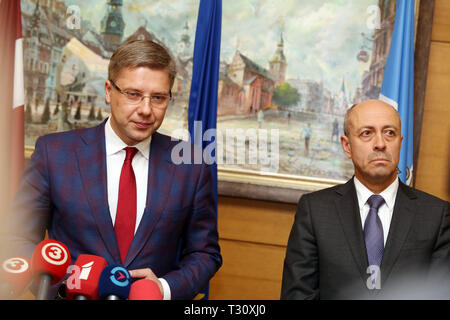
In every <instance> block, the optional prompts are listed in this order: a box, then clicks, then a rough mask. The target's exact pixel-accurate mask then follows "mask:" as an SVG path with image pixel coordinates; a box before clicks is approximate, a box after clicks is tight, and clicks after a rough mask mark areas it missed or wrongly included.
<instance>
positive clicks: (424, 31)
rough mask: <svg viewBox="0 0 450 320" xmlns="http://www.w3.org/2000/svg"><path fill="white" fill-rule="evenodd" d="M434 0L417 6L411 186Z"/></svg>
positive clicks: (415, 170) (414, 179) (415, 162)
mask: <svg viewBox="0 0 450 320" xmlns="http://www.w3.org/2000/svg"><path fill="white" fill-rule="evenodd" d="M433 14H434V0H422V1H420V5H419V20H418V23H417V35H416V45H415V49H414V137H413V138H414V142H413V143H414V156H413V157H414V160H413V161H414V164H413V166H414V167H413V185H415V183H416V173H417V165H418V157H419V147H420V134H421V131H422V117H423V106H424V103H425V90H426V86H427V74H428V59H429V56H430V45H431V31H432V28H433Z"/></svg>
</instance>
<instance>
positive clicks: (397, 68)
mask: <svg viewBox="0 0 450 320" xmlns="http://www.w3.org/2000/svg"><path fill="white" fill-rule="evenodd" d="M380 100H383V101H385V102H386V103H388V104H390V105H392V106H393V107H395V108H396V109H397V111H398V112H399V114H400V117H401V119H402V135H403V142H402V148H401V151H400V161H399V164H398V169H399V170H400V173H399V177H400V180H401V181H402V182H403V183H406V184H407V185H411V184H412V171H413V138H414V136H413V129H414V127H413V124H414V0H397V6H396V9H395V26H394V31H393V33H392V40H391V48H390V50H389V56H388V60H387V63H386V67H385V70H384V78H383V85H382V86H381V92H380Z"/></svg>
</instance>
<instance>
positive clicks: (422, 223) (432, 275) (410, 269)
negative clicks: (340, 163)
mask: <svg viewBox="0 0 450 320" xmlns="http://www.w3.org/2000/svg"><path fill="white" fill-rule="evenodd" d="M448 207H449V204H448V202H446V201H443V200H440V199H438V198H436V197H433V196H431V195H429V194H426V193H424V192H421V191H418V190H414V189H412V188H409V187H407V186H406V185H404V184H403V183H401V182H400V184H399V188H398V192H397V197H396V200H395V206H394V211H393V216H392V221H391V225H390V229H389V234H388V238H387V242H386V246H385V250H384V254H383V260H382V262H381V267H380V272H381V283H380V286H381V289H380V290H377V289H375V290H369V289H368V286H367V281H368V279H369V278H370V274H369V273H367V268H368V259H367V253H366V247H365V242H364V234H363V230H362V224H361V217H360V213H359V207H358V201H357V196H356V189H355V186H354V182H353V179H351V180H349V181H348V182H347V183H346V184H343V185H338V186H335V187H332V188H328V189H325V190H321V191H317V192H313V193H310V194H306V195H304V196H302V197H301V199H300V201H299V203H298V210H297V213H296V216H295V222H294V224H293V227H292V230H291V234H290V237H289V241H288V245H287V251H286V258H285V261H284V269H283V282H282V291H281V298H282V299H390V298H394V299H407V298H414V299H416V298H418V299H421V298H440V297H444V298H449V297H450V296H448V294H449V292H448V291H446V290H448V289H449V288H450V216H449V210H448Z"/></svg>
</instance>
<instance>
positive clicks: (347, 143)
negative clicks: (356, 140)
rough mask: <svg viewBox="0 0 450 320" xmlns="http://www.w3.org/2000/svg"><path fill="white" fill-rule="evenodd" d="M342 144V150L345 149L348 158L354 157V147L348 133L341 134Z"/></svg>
mask: <svg viewBox="0 0 450 320" xmlns="http://www.w3.org/2000/svg"><path fill="white" fill-rule="evenodd" d="M341 145H342V150H344V153H345V154H346V156H347V158H349V159H351V158H352V147H351V145H350V139H349V138H348V137H347V136H346V135H342V136H341Z"/></svg>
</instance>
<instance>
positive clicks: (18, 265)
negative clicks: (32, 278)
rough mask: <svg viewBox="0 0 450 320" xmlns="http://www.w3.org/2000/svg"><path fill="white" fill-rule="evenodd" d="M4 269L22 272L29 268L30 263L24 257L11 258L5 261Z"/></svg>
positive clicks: (10, 271)
mask: <svg viewBox="0 0 450 320" xmlns="http://www.w3.org/2000/svg"><path fill="white" fill-rule="evenodd" d="M2 267H3V270H5V271H6V272H9V273H22V272H24V271H26V270H28V268H29V264H28V262H27V261H26V260H25V259H22V258H11V259H8V260H6V261H5V262H3V266H2Z"/></svg>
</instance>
